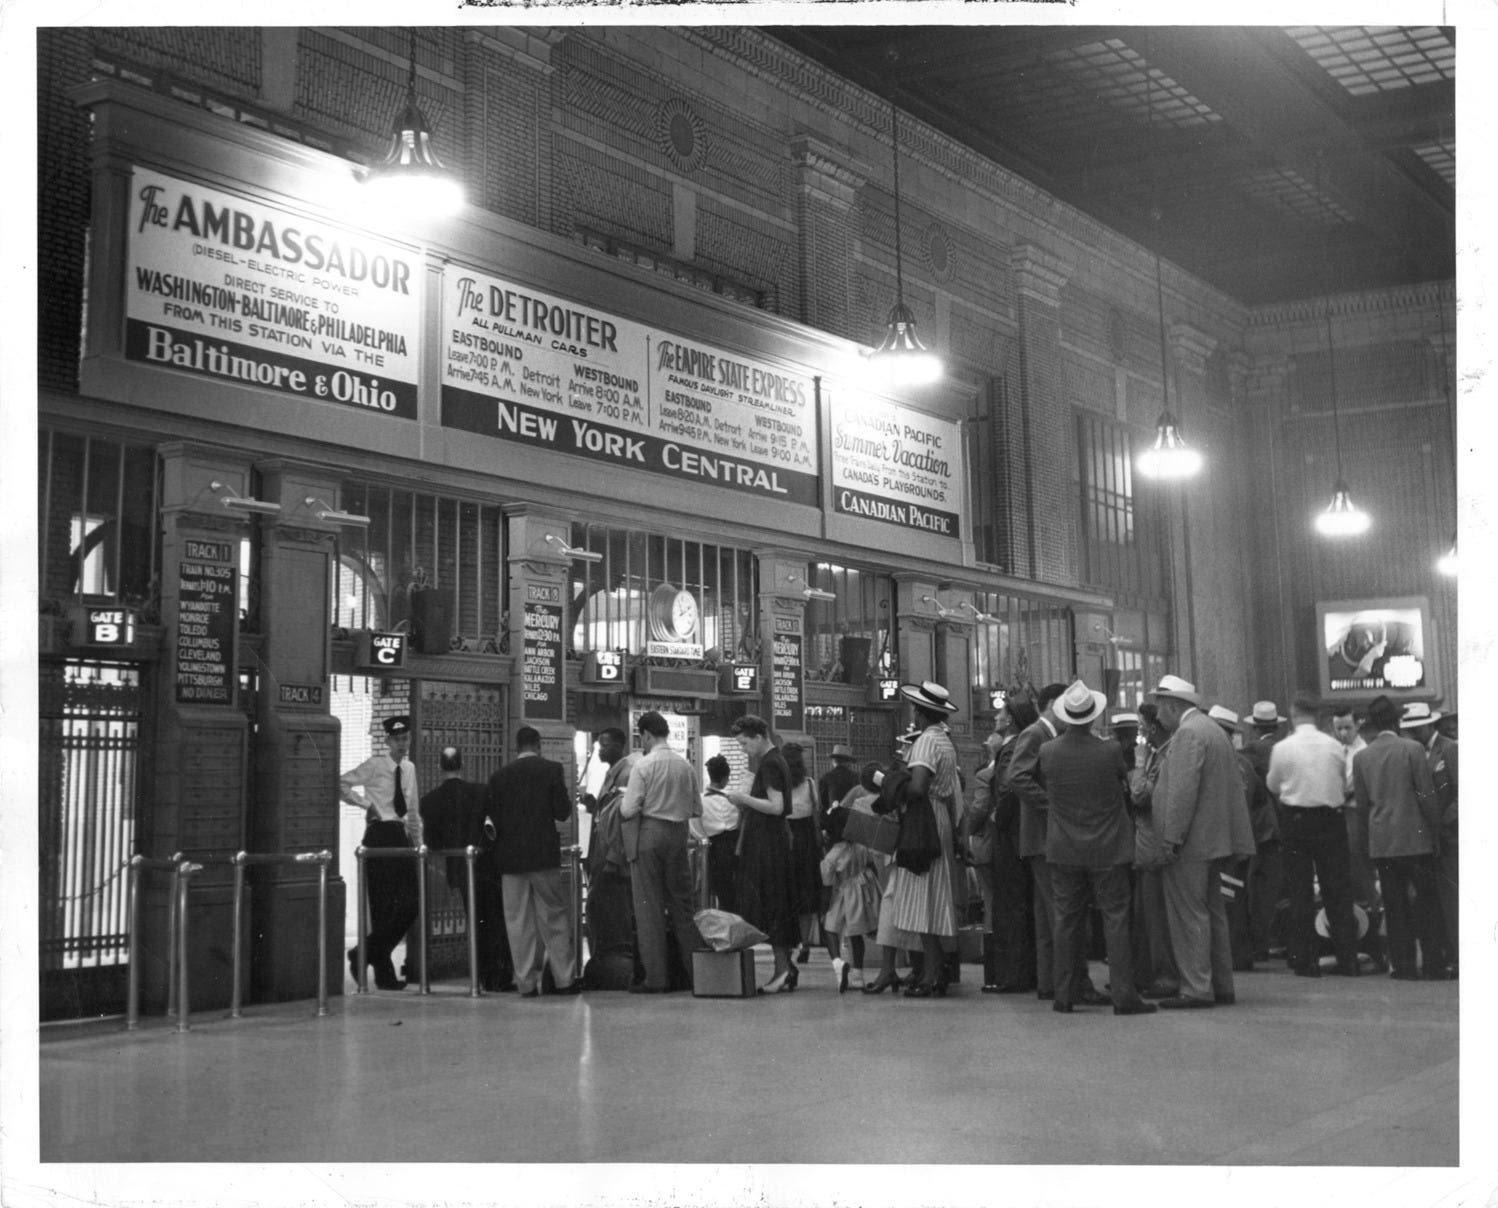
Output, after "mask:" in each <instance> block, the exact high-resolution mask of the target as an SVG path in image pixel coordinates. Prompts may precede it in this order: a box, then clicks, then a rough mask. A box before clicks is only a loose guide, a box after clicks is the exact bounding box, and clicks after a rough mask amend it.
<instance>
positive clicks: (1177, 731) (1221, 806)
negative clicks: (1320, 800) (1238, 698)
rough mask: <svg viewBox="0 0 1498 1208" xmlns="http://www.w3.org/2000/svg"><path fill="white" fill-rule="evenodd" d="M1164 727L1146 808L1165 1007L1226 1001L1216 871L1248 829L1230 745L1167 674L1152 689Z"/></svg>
mask: <svg viewBox="0 0 1498 1208" xmlns="http://www.w3.org/2000/svg"><path fill="white" fill-rule="evenodd" d="M1152 695H1153V696H1154V700H1155V707H1156V708H1157V709H1158V711H1159V719H1160V724H1161V725H1163V726H1164V727H1165V728H1166V730H1168V731H1169V732H1170V742H1169V743H1168V744H1167V745H1166V747H1165V751H1164V758H1163V759H1162V760H1161V763H1160V778H1159V780H1158V781H1157V782H1156V784H1155V790H1154V793H1153V794H1152V797H1151V807H1152V809H1153V811H1154V814H1155V821H1156V823H1157V825H1158V827H1159V833H1160V839H1161V841H1162V843H1163V844H1164V847H1165V858H1166V860H1167V863H1166V865H1165V870H1164V873H1163V875H1162V881H1163V883H1164V889H1165V909H1166V914H1167V918H1168V921H1169V927H1170V943H1171V949H1172V951H1173V952H1174V953H1175V959H1176V968H1177V970H1178V971H1179V973H1180V978H1181V989H1180V993H1179V994H1177V995H1174V996H1173V997H1170V998H1162V999H1161V1000H1160V1005H1161V1006H1162V1007H1166V1008H1181V1007H1211V1006H1213V1005H1214V1004H1221V1005H1227V1004H1230V1003H1232V1002H1233V1001H1234V997H1235V996H1234V990H1233V953H1232V947H1231V943H1230V940H1229V938H1228V919H1227V911H1226V908H1225V906H1224V903H1223V898H1222V881H1221V873H1222V868H1223V865H1224V863H1225V862H1226V861H1227V860H1228V859H1229V858H1230V857H1231V856H1233V855H1234V854H1235V853H1236V854H1251V853H1252V852H1253V829H1252V826H1251V825H1250V823H1249V820H1248V804H1247V802H1246V800H1245V798H1244V795H1243V779H1242V777H1241V776H1240V775H1239V773H1238V759H1237V756H1236V755H1235V754H1234V752H1233V744H1232V743H1231V742H1229V741H1228V736H1227V735H1226V734H1224V733H1223V732H1222V729H1221V728H1220V727H1219V726H1218V725H1217V723H1215V722H1214V721H1212V720H1211V719H1210V718H1208V717H1207V715H1206V714H1205V713H1203V712H1202V710H1201V707H1200V706H1201V697H1200V695H1198V693H1197V691H1196V686H1195V685H1194V684H1191V683H1188V682H1187V681H1186V680H1183V679H1181V678H1180V677H1179V676H1175V675H1167V676H1165V677H1164V678H1162V679H1161V681H1160V683H1159V686H1158V687H1156V688H1155V690H1154V692H1153V693H1152Z"/></svg>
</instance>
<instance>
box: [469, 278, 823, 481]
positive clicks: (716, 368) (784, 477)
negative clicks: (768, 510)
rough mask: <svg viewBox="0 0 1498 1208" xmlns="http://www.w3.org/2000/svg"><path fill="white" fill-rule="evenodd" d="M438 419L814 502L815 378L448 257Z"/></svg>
mask: <svg viewBox="0 0 1498 1208" xmlns="http://www.w3.org/2000/svg"><path fill="white" fill-rule="evenodd" d="M442 295H443V296H442V306H443V309H442V316H443V317H442V328H443V346H442V352H441V356H442V424H443V426H444V427H447V428H456V429H460V430H462V431H464V432H475V433H479V434H481V435H484V436H491V437H495V438H497V439H499V440H504V441H513V442H518V443H520V444H525V445H530V446H533V447H539V448H546V449H554V450H556V451H557V452H560V453H569V454H573V455H575V456H579V457H586V458H590V459H592V460H594V461H602V462H608V463H610V464H613V465H619V466H625V467H629V468H632V469H638V470H643V471H645V472H647V473H651V474H661V475H666V476H669V477H671V478H675V479H678V480H682V481H690V482H698V483H703V484H705V485H709V486H715V487H722V488H725V489H727V490H731V491H739V492H743V493H745V494H750V495H757V496H760V497H763V498H767V499H777V500H781V501H783V502H786V503H799V504H805V505H806V506H808V507H817V506H819V503H820V497H819V493H818V464H817V431H816V398H815V387H814V384H813V382H812V380H811V378H810V377H807V376H805V375H802V374H799V373H796V372H794V371H791V370H788V369H785V368H783V367H780V366H777V365H772V364H770V363H767V362H761V361H755V360H746V359H745V358H743V357H740V356H737V355H735V354H733V353H729V352H725V351H723V350H721V349H716V348H712V347H709V346H707V345H703V344H699V343H696V342H694V341H687V340H682V339H680V338H679V337H677V336H674V335H671V334H669V333H666V332H661V331H657V330H655V329H653V328H650V327H646V326H644V325H642V324H639V323H632V322H630V321H629V320H628V319H623V318H620V317H618V316H616V315H611V314H608V313H606V312H604V311H601V310H595V309H593V308H591V307H586V306H582V305H579V304H578V303H575V302H571V301H568V300H566V299H563V298H558V297H553V296H551V295H549V294H543V293H538V292H536V291H535V290H531V289H527V288H525V287H523V286H519V285H515V284H513V283H510V282H507V281H503V280H501V279H499V278H496V277H490V276H486V275H484V274H481V273H477V272H473V271H471V270H462V269H449V270H448V271H447V272H446V273H444V274H443V285H442Z"/></svg>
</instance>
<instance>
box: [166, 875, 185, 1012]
mask: <svg viewBox="0 0 1498 1208" xmlns="http://www.w3.org/2000/svg"><path fill="white" fill-rule="evenodd" d="M181 882H182V864H181V861H180V860H179V859H178V858H177V857H173V862H172V878H171V881H170V882H168V884H167V890H166V1014H167V1018H168V1019H174V1018H176V1015H177V951H178V945H177V930H178V919H177V913H178V911H177V904H178V902H179V901H180V899H181V896H182V895H181V893H180V892H179V888H180V886H181Z"/></svg>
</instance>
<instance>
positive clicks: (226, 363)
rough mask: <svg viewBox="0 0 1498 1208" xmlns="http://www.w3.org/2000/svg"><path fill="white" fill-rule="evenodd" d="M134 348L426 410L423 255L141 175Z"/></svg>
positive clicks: (181, 363)
mask: <svg viewBox="0 0 1498 1208" xmlns="http://www.w3.org/2000/svg"><path fill="white" fill-rule="evenodd" d="M130 190H131V193H130V226H129V231H128V236H127V238H128V246H127V260H126V276H125V357H126V359H127V360H131V361H140V362H143V363H145V364H147V365H151V366H153V367H155V368H160V369H176V370H180V371H182V372H185V373H190V374H194V375H196V376H198V377H203V378H211V379H215V380H218V381H222V382H227V383H231V384H235V385H244V386H254V387H257V388H259V389H263V390H270V391H273V392H276V393H280V394H288V395H294V396H296V397H298V398H308V399H318V400H320V401H323V402H333V403H342V404H345V405H347V406H350V407H364V408H367V409H369V410H371V411H376V412H380V413H382V414H385V415H397V416H401V417H403V418H405V419H415V418H416V377H417V362H418V360H419V353H420V343H421V341H420V332H421V288H422V280H423V272H424V270H423V269H422V267H421V265H420V263H419V262H418V259H417V257H416V255H415V254H414V253H412V252H410V251H408V250H407V249H405V248H401V247H398V246H396V245H395V244H391V243H385V242H382V241H380V240H377V239H372V238H370V237H368V236H365V235H360V234H356V233H354V232H352V231H349V230H345V229H343V228H341V227H336V226H329V225H327V224H325V223H321V222H317V221H315V220H313V219H310V218H307V217H305V216H303V215H300V214H293V213H291V212H290V211H288V210H282V209H279V208H277V207H275V206H271V205H267V204H265V203H264V202H259V201H252V200H250V199H248V198H244V197H239V196H236V195H235V194H232V193H225V192H222V191H220V190H218V189H210V188H208V187H206V186H204V185H199V184H189V183H187V182H186V181H182V180H178V179H176V178H175V177H172V176H168V175H166V174H164V173H161V172H156V171H154V170H151V169H148V168H142V167H138V166H137V167H136V168H135V169H134V171H133V172H132V174H131V184H130Z"/></svg>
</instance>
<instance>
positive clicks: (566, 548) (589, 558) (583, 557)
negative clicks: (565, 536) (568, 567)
mask: <svg viewBox="0 0 1498 1208" xmlns="http://www.w3.org/2000/svg"><path fill="white" fill-rule="evenodd" d="M546 544H547V545H554V546H556V549H557V553H559V554H561V555H562V557H564V558H571V559H572V560H573V561H574V562H602V561H603V555H602V554H600V553H596V552H595V551H593V550H590V549H579V548H578V547H577V546H575V545H568V544H567V543H566V542H565V541H563V540H562V539H561V538H560V537H558V536H557V535H556V534H555V533H547V534H546Z"/></svg>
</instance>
